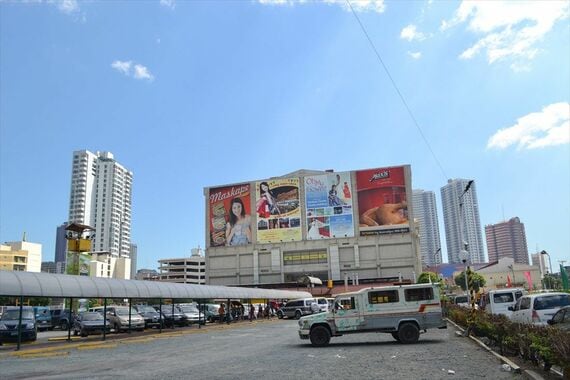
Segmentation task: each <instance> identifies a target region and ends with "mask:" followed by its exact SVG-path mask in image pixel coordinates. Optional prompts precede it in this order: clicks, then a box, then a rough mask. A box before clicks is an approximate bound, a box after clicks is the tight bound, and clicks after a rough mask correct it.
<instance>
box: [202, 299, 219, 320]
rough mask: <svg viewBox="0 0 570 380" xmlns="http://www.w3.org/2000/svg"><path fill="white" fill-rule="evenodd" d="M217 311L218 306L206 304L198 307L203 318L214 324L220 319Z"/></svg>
mask: <svg viewBox="0 0 570 380" xmlns="http://www.w3.org/2000/svg"><path fill="white" fill-rule="evenodd" d="M219 310H220V305H219V304H214V303H208V304H201V305H200V311H202V313H203V315H204V318H205V319H206V321H208V322H215V321H217V320H219V319H220V315H219Z"/></svg>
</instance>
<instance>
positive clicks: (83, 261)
mask: <svg viewBox="0 0 570 380" xmlns="http://www.w3.org/2000/svg"><path fill="white" fill-rule="evenodd" d="M65 260H66V261H65V274H72V275H76V276H77V275H79V276H89V275H90V268H89V263H90V262H91V254H89V253H86V252H69V251H68V252H67V253H66V257H65Z"/></svg>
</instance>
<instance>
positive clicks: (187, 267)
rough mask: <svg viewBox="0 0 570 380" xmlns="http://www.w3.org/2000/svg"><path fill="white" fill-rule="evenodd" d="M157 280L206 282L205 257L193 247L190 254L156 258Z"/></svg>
mask: <svg viewBox="0 0 570 380" xmlns="http://www.w3.org/2000/svg"><path fill="white" fill-rule="evenodd" d="M158 264H159V267H158V270H159V272H160V273H159V274H158V280H159V281H166V282H176V283H183V284H198V285H205V284H206V258H205V257H204V256H203V255H201V250H200V249H193V250H192V256H190V257H183V258H178V259H161V260H158Z"/></svg>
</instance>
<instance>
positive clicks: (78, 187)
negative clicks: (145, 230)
mask: <svg viewBox="0 0 570 380" xmlns="http://www.w3.org/2000/svg"><path fill="white" fill-rule="evenodd" d="M132 182H133V173H132V172H130V171H129V170H127V169H126V168H125V167H124V166H122V165H121V164H119V163H118V162H117V161H115V160H114V158H113V154H112V153H110V152H95V153H91V152H89V151H87V150H80V151H76V152H73V165H72V173H71V194H70V200H69V221H70V222H75V223H80V224H86V225H89V226H91V227H94V228H95V237H94V239H93V245H92V250H93V251H94V252H101V251H102V252H109V253H110V254H111V255H113V256H119V257H128V256H129V252H130V244H131V186H132Z"/></svg>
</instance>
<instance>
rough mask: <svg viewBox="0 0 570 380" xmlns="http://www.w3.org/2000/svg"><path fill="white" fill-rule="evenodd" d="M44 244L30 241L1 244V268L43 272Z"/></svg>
mask: <svg viewBox="0 0 570 380" xmlns="http://www.w3.org/2000/svg"><path fill="white" fill-rule="evenodd" d="M41 268H42V245H41V244H37V243H30V242H28V241H15V242H6V243H4V244H0V270H9V271H24V272H41Z"/></svg>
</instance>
